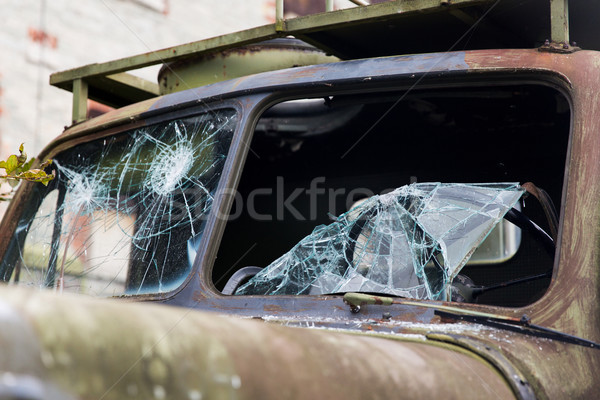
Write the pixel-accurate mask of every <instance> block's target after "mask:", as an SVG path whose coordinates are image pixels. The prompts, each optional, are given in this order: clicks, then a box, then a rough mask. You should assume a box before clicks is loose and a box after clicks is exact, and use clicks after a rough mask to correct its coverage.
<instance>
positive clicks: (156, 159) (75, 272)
mask: <svg viewBox="0 0 600 400" xmlns="http://www.w3.org/2000/svg"><path fill="white" fill-rule="evenodd" d="M236 121H237V115H236V112H235V111H234V110H221V111H217V112H212V113H207V114H202V115H199V116H195V117H192V118H186V119H182V120H175V121H170V122H167V123H162V124H158V125H154V126H149V127H143V128H140V129H136V130H132V131H128V132H125V133H121V134H117V135H113V136H110V137H106V138H102V139H98V140H95V141H92V142H89V143H84V144H80V145H77V146H75V147H73V148H71V149H69V150H68V151H65V152H63V153H60V154H59V155H58V156H56V157H55V159H54V165H55V169H56V172H57V178H56V179H55V180H54V181H53V182H52V183H51V184H50V185H49V186H48V187H47V188H46V187H43V186H42V185H36V186H34V189H33V190H34V193H33V195H32V196H31V198H32V200H30V202H29V203H28V204H26V207H27V208H28V209H30V210H33V211H32V212H29V213H28V212H25V213H24V215H23V217H22V219H21V220H20V222H19V225H18V227H17V230H16V232H15V235H14V238H13V240H12V243H11V246H10V248H9V253H8V254H9V255H8V256H6V257H5V259H4V260H3V262H2V265H1V266H0V273H1V274H2V276H3V279H4V280H5V281H7V280H9V279H10V282H11V283H14V284H19V285H28V286H37V287H40V288H56V289H58V290H61V291H62V290H68V291H73V292H78V293H86V294H91V295H95V296H115V295H122V294H140V293H158V292H167V291H170V290H173V289H175V288H177V287H178V286H179V285H181V283H183V281H184V280H185V279H186V277H187V276H188V274H189V272H190V270H191V267H192V263H193V261H194V260H193V257H194V255H195V246H196V245H197V244H198V241H199V238H200V237H201V235H202V232H203V229H204V220H205V217H206V216H207V214H208V212H209V211H210V208H211V205H212V201H213V195H214V192H215V190H216V188H217V184H218V181H219V178H220V176H221V172H222V170H223V164H224V161H225V158H226V155H227V151H228V149H229V145H230V143H231V138H232V135H233V132H234V129H235V125H236ZM38 205H39V207H38ZM33 213H35V214H34V215H31V214H33Z"/></svg>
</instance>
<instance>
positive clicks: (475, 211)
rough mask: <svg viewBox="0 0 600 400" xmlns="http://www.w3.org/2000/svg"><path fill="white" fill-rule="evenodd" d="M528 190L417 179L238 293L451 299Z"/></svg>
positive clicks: (298, 249)
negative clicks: (461, 276)
mask: <svg viewBox="0 0 600 400" xmlns="http://www.w3.org/2000/svg"><path fill="white" fill-rule="evenodd" d="M523 193H524V191H523V189H521V188H520V187H519V185H518V184H516V183H498V184H442V183H418V184H416V183H415V184H411V185H407V186H402V187H400V188H398V189H396V190H394V191H393V192H391V193H387V194H384V195H379V196H373V197H370V198H369V199H367V200H365V201H363V202H362V203H361V204H359V205H358V206H356V207H354V208H353V209H351V210H350V211H348V212H347V213H345V214H342V215H341V216H339V217H338V218H337V219H336V221H335V222H333V223H331V224H329V225H320V226H318V227H317V228H315V230H314V231H313V232H312V234H310V235H309V236H307V237H305V238H304V239H302V240H301V241H300V242H299V243H298V244H297V245H296V246H295V247H294V248H292V249H291V250H290V251H289V252H287V253H286V254H284V255H283V256H281V257H280V258H279V259H277V260H275V261H274V262H273V263H272V264H271V265H269V266H268V267H266V268H265V269H263V270H262V271H260V272H259V273H258V274H256V275H255V276H254V277H253V278H252V279H250V281H248V282H247V283H246V284H245V285H243V286H241V287H240V288H239V289H238V290H237V291H236V292H235V294H236V295H252V294H258V295H274V294H288V295H294V294H326V293H339V292H372V293H388V294H393V295H396V296H402V297H408V298H414V299H431V300H450V285H451V283H452V280H453V279H454V278H455V277H456V276H457V275H458V273H459V272H460V270H461V268H462V267H463V266H464V265H465V264H466V262H467V261H468V259H469V257H470V256H471V255H472V254H473V252H474V251H475V249H476V248H477V246H478V245H479V244H480V243H481V242H482V241H483V240H484V239H485V238H486V236H487V235H488V234H489V233H490V231H491V230H492V229H493V228H494V226H495V225H496V224H497V223H498V222H499V221H500V220H501V219H502V218H503V217H504V215H505V214H506V212H507V211H508V210H510V209H511V208H512V207H513V206H514V205H515V204H516V203H517V201H518V200H519V198H520V197H521V195H522V194H523Z"/></svg>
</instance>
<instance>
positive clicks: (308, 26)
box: [50, 0, 492, 87]
mask: <svg viewBox="0 0 600 400" xmlns="http://www.w3.org/2000/svg"><path fill="white" fill-rule="evenodd" d="M277 1H281V6H280V7H278V10H279V11H278V18H279V19H280V21H281V25H282V29H284V30H283V31H278V30H277V28H276V24H271V25H264V26H260V27H256V28H251V29H247V30H244V31H240V32H235V33H230V34H227V35H222V36H217V37H214V38H210V39H205V40H201V41H197V42H192V43H187V44H183V45H179V46H174V47H168V48H166V49H162V50H157V51H152V52H149V53H145V54H140V55H137V56H132V57H126V58H121V59H118V60H114V61H108V62H105V63H100V64H90V65H86V66H83V67H79V68H75V69H71V70H67V71H63V72H58V73H55V74H52V75H51V76H50V84H51V85H54V86H58V87H64V86H67V85H65V84H66V83H68V86H70V82H72V81H73V80H75V79H78V78H84V77H89V76H94V75H112V74H116V73H119V72H125V71H131V70H134V69H138V68H143V67H147V66H150V65H156V64H162V63H166V62H171V61H175V60H178V59H181V58H185V57H188V56H190V55H194V54H202V53H209V52H220V51H223V50H226V49H230V48H234V47H239V46H243V45H246V44H250V43H256V42H260V41H263V40H269V39H274V38H276V37H282V36H287V35H294V34H296V33H302V32H309V31H318V30H321V31H326V30H328V29H331V28H333V27H335V26H339V25H341V24H358V23H363V22H369V21H373V20H386V19H392V18H398V17H399V16H404V15H407V14H411V13H421V12H433V11H436V10H439V9H441V8H447V7H464V6H468V5H477V4H485V3H490V2H491V1H492V0H453V1H452V3H451V4H450V5H448V6H442V5H441V3H440V0H412V1H405V0H397V1H391V2H386V3H380V4H373V5H370V6H368V7H353V8H348V9H345V10H336V11H332V12H328V13H322V14H316V15H310V16H306V17H298V18H293V19H290V20H284V19H283V0H277Z"/></svg>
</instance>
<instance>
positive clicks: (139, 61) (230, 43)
mask: <svg viewBox="0 0 600 400" xmlns="http://www.w3.org/2000/svg"><path fill="white" fill-rule="evenodd" d="M285 35H286V34H285V33H282V32H276V31H275V25H273V24H272V25H265V26H260V27H257V28H252V29H247V30H244V31H240V32H234V33H230V34H227V35H222V36H217V37H214V38H210V39H205V40H200V41H197V42H192V43H187V44H183V45H179V46H174V47H168V48H166V49H162V50H157V51H152V52H149V53H144V54H139V55H136V56H132V57H126V58H121V59H118V60H113V61H108V62H105V63H100V64H89V65H86V66H83V67H79V68H74V69H71V70H67V71H62V72H57V73H54V74H52V75H50V84H51V85H53V86H57V87H62V88H65V89H67V90H69V89H70V86H71V82H72V81H74V80H75V79H79V78H86V77H90V76H100V75H113V74H116V73H119V72H125V71H132V70H134V69H139V68H144V67H148V66H150V65H157V64H162V63H167V62H171V61H175V60H178V59H181V58H185V57H189V56H190V55H194V54H202V53H208V52H219V51H223V50H226V49H230V48H233V47H239V46H243V45H246V44H250V43H256V42H260V41H263V40H269V39H274V38H276V37H282V36H285Z"/></svg>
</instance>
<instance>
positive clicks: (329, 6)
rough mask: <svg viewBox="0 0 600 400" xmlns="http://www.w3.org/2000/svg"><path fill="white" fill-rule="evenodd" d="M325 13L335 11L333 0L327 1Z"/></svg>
mask: <svg viewBox="0 0 600 400" xmlns="http://www.w3.org/2000/svg"><path fill="white" fill-rule="evenodd" d="M325 11H326V12H329V11H333V0H325Z"/></svg>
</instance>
